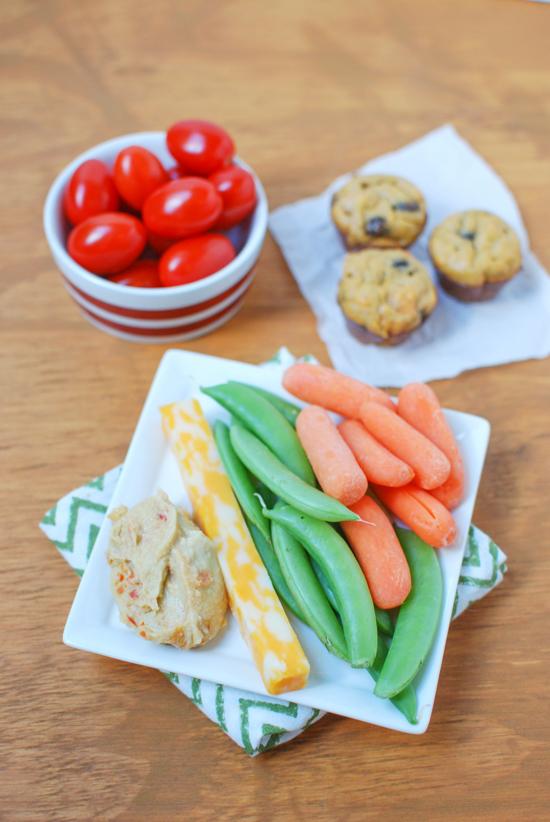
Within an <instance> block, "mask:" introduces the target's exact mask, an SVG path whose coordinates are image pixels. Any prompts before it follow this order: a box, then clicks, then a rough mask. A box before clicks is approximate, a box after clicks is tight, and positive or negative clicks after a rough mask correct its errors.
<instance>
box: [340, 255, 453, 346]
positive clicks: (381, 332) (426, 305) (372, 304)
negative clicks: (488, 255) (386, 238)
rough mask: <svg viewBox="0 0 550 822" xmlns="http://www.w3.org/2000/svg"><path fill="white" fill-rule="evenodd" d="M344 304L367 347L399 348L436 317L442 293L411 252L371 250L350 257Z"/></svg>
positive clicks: (350, 322)
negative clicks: (434, 315) (392, 346)
mask: <svg viewBox="0 0 550 822" xmlns="http://www.w3.org/2000/svg"><path fill="white" fill-rule="evenodd" d="M338 303H339V305H340V308H341V309H342V311H343V313H344V316H345V318H346V323H347V326H348V329H349V331H350V332H351V333H352V334H353V335H354V336H355V337H357V339H359V340H360V341H361V342H365V343H378V344H382V345H395V344H397V343H400V342H403V340H405V339H406V338H407V337H408V336H409V335H410V333H411V332H412V331H414V330H415V329H416V328H418V327H419V326H420V325H422V323H423V322H424V321H425V320H426V319H427V318H428V317H429V316H430V314H431V313H432V311H433V310H434V308H435V307H436V305H437V291H436V289H435V287H434V284H433V283H432V280H431V278H430V275H429V274H428V272H427V270H426V268H425V267H424V266H423V265H422V263H420V262H419V261H418V260H417V259H416V257H413V255H412V254H410V253H409V252H408V251H403V250H401V249H385V250H381V249H367V250H365V251H356V252H351V253H350V254H346V256H345V258H344V268H343V272H342V278H341V280H340V284H339V287H338Z"/></svg>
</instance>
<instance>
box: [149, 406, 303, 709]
mask: <svg viewBox="0 0 550 822" xmlns="http://www.w3.org/2000/svg"><path fill="white" fill-rule="evenodd" d="M161 413H162V425H163V429H164V433H165V434H166V436H167V438H168V440H169V442H170V446H171V448H172V451H173V453H174V454H175V456H176V458H177V461H178V465H179V467H180V470H181V473H182V477H183V481H184V484H185V487H186V489H187V492H188V494H189V497H190V499H191V503H192V505H193V510H194V515H195V519H196V521H197V524H198V525H199V526H200V527H201V528H202V530H203V531H204V533H205V534H206V535H207V536H208V537H210V539H211V540H212V541H213V542H214V544H215V545H216V548H217V550H218V558H219V561H220V565H221V569H222V573H223V576H224V580H225V585H226V588H227V592H228V595H229V601H230V604H231V610H232V611H233V613H234V615H235V617H236V618H237V621H238V623H239V627H240V630H241V633H242V635H243V637H244V639H245V641H246V643H247V644H248V647H249V648H250V651H251V653H252V656H253V658H254V662H255V664H256V667H257V668H258V670H259V672H260V675H261V677H262V679H263V682H264V685H265V687H266V690H267V691H268V693H270V694H280V693H284V692H285V691H294V690H297V689H299V688H303V687H304V685H305V684H306V682H307V678H308V674H309V662H308V660H307V657H306V655H305V654H304V651H303V650H302V647H301V645H300V643H299V641H298V638H297V636H296V634H295V633H294V630H293V629H292V626H291V625H290V623H289V621H288V618H287V615H286V613H285V611H284V609H283V606H282V605H281V603H280V601H279V598H278V596H277V594H276V593H275V590H274V588H273V585H272V584H271V580H270V578H269V576H268V573H267V571H266V569H265V567H264V565H263V563H262V560H261V559H260V556H259V554H258V552H257V550H256V546H255V545H254V543H253V541H252V538H251V536H250V534H249V532H248V528H247V526H246V523H245V521H244V518H243V515H242V513H241V509H240V508H239V505H238V503H237V500H236V499H235V496H234V494H233V491H232V489H231V485H230V483H229V479H228V478H227V475H226V473H225V470H224V468H223V465H222V463H221V460H220V458H219V456H218V452H217V450H216V445H215V442H214V438H213V436H212V432H211V431H210V427H209V425H208V423H207V421H206V419H205V417H204V415H203V413H202V409H201V406H200V404H199V402H198V401H197V400H194V399H192V400H185V401H183V402H175V403H172V404H171V405H166V406H164V407H163V408H161Z"/></svg>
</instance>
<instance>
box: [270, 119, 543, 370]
mask: <svg viewBox="0 0 550 822" xmlns="http://www.w3.org/2000/svg"><path fill="white" fill-rule="evenodd" d="M359 171H361V172H366V173H369V174H371V173H380V172H383V173H388V174H396V175H398V176H401V177H406V178H407V179H409V180H411V182H413V183H414V184H415V185H417V186H418V188H419V189H420V190H421V191H422V192H423V193H424V196H425V198H426V202H427V206H428V222H427V225H426V228H425V229H424V231H423V233H422V234H421V236H420V237H419V239H418V240H417V242H416V243H415V244H414V245H413V246H412V247H411V249H410V250H411V251H412V253H413V254H415V255H416V256H417V257H418V258H419V259H420V260H422V262H424V263H426V264H427V266H428V269H429V270H430V271H431V270H432V266H431V264H430V261H429V255H428V238H429V236H430V233H431V231H432V230H433V229H434V228H435V226H436V225H438V224H439V223H440V222H441V221H442V220H443V219H444V218H445V217H447V216H448V215H449V214H452V213H453V212H455V211H462V210H464V209H469V208H481V209H485V210H488V211H492V212H494V213H495V214H498V215H499V216H500V217H502V218H503V219H504V220H506V222H508V223H509V224H510V225H511V226H512V227H513V228H514V229H515V230H516V232H517V233H518V235H519V238H520V241H521V246H522V250H523V260H524V265H523V269H522V271H521V272H520V273H519V274H518V275H517V276H516V277H515V278H514V279H513V280H512V281H511V282H510V283H509V284H508V285H506V286H505V287H504V288H503V289H502V290H501V291H500V292H499V294H498V295H497V296H496V297H495V298H494V299H493V300H490V301H489V302H485V303H461V302H459V301H457V300H454V299H453V298H452V297H449V296H448V295H447V294H446V293H445V292H444V291H442V290H441V289H439V294H440V302H439V305H438V307H437V308H436V310H435V312H434V313H433V315H432V316H431V317H430V318H429V319H428V320H427V321H426V323H425V324H424V325H423V326H422V327H421V328H420V329H419V330H418V331H416V332H415V333H414V334H412V335H411V337H409V339H408V340H407V341H406V342H404V343H403V344H402V345H397V346H395V347H380V346H376V345H363V344H362V343H360V342H358V341H357V340H356V339H355V338H354V337H353V336H351V335H350V334H349V332H348V330H347V328H346V325H345V322H344V319H343V316H342V313H341V311H340V309H339V307H338V304H337V302H336V291H337V286H338V280H339V278H340V274H341V268H342V260H343V257H344V254H345V249H344V246H343V244H342V241H341V239H340V236H339V234H338V232H337V231H336V228H335V227H334V225H333V224H332V221H331V218H330V200H331V197H332V194H333V193H334V191H335V190H336V189H338V188H339V187H340V186H341V185H342V184H343V183H344V182H345V181H346V179H348V178H349V176H350V175H349V174H348V175H345V176H343V177H340V178H338V179H337V180H335V181H334V182H333V183H332V184H331V185H330V186H329V187H328V188H327V189H326V190H325V191H324V192H323V193H322V194H320V195H319V196H318V197H311V198H309V199H306V200H300V201H298V202H296V203H293V204H292V205H287V206H283V207H281V208H279V209H277V210H276V211H274V212H273V213H272V214H271V217H270V229H271V232H272V234H273V236H274V237H275V240H276V241H277V242H278V244H279V245H280V247H281V250H282V252H283V254H284V256H285V259H286V261H287V263H288V265H289V267H290V270H291V271H292V273H293V275H294V277H295V278H296V281H297V283H298V285H299V286H300V289H301V291H302V294H303V295H304V297H305V298H306V300H308V302H309V303H310V305H311V307H312V309H313V311H314V312H315V315H316V317H317V320H318V330H319V334H320V336H321V338H322V339H323V341H324V342H325V343H326V346H327V348H328V351H329V355H330V358H331V359H332V362H333V363H334V366H335V367H336V368H337V369H339V370H340V371H344V372H345V373H347V374H352V375H353V376H355V377H358V378H360V379H363V380H366V381H368V382H371V383H374V384H375V385H385V386H388V385H389V386H401V385H404V384H405V383H407V382H414V381H418V380H420V381H428V380H435V379H443V378H447V377H454V376H456V375H457V374H460V373H461V372H462V371H467V370H470V369H472V368H480V367H483V366H488V365H498V364H502V363H506V362H514V361H517V360H527V359H532V358H542V357H546V356H548V354H550V321H549V318H550V278H549V277H548V274H547V272H546V271H545V269H544V268H543V267H542V265H541V264H540V263H539V261H538V260H537V258H536V257H535V255H534V254H533V253H532V252H531V251H530V249H529V238H528V236H527V232H526V230H525V226H524V225H523V222H522V219H521V216H520V213H519V210H518V207H517V204H516V201H515V200H514V197H513V196H512V194H511V192H510V191H509V190H508V188H507V187H506V185H505V184H504V182H503V181H502V180H501V179H500V177H499V176H498V175H497V174H496V173H495V172H494V171H493V170H492V168H491V167H490V166H489V165H488V164H487V163H486V162H485V160H483V159H482V158H481V157H480V156H479V155H478V154H477V153H476V152H475V151H474V150H473V149H472V148H471V146H470V145H468V143H467V142H466V141H465V140H463V139H462V137H460V136H459V134H457V132H456V131H455V129H454V128H453V127H452V126H450V125H446V126H442V127H441V128H438V129H436V130H435V131H432V132H430V133H429V134H427V135H426V136H425V137H422V138H421V139H420V140H417V141H415V142H414V143H410V144H409V145H408V146H405V147H404V148H402V149H400V150H399V151H394V152H391V153H390V154H385V155H383V156H382V157H378V158H376V159H375V160H371V161H370V162H368V163H367V164H366V165H364V166H362V168H361V169H359Z"/></svg>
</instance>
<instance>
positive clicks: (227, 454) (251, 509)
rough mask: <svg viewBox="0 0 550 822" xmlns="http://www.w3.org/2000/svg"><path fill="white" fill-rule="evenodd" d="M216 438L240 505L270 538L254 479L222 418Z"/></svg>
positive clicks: (218, 423)
mask: <svg viewBox="0 0 550 822" xmlns="http://www.w3.org/2000/svg"><path fill="white" fill-rule="evenodd" d="M214 439H215V441H216V446H217V448H218V452H219V455H220V458H221V461H222V462H223V466H224V468H225V470H226V472H227V476H228V477H229V481H230V483H231V487H232V488H233V491H234V492H235V496H236V497H237V499H238V501H239V505H240V506H241V508H242V509H243V511H244V513H245V516H246V517H247V519H249V520H251V522H253V523H254V525H255V526H256V528H258V529H259V530H260V531H261V532H262V534H263V536H264V537H265V539H267V540H269V539H270V533H269V525H268V524H267V523H266V521H265V517H264V515H263V514H262V506H261V504H260V500H259V499H258V497H257V496H256V493H255V489H254V486H253V484H252V480H251V478H250V476H249V475H248V472H247V470H246V468H245V467H244V465H243V464H242V462H241V461H240V459H239V458H238V456H237V455H236V453H235V451H234V449H233V446H232V445H231V438H230V436H229V428H228V426H227V425H226V424H225V423H224V422H221V421H220V420H216V422H215V423H214Z"/></svg>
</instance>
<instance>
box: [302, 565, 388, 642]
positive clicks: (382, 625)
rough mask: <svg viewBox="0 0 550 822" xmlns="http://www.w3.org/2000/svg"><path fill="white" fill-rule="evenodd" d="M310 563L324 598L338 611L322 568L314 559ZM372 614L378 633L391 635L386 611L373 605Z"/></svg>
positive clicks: (332, 592)
mask: <svg viewBox="0 0 550 822" xmlns="http://www.w3.org/2000/svg"><path fill="white" fill-rule="evenodd" d="M311 565H312V567H313V570H314V571H315V575H316V577H317V579H318V580H319V582H320V583H321V588H322V589H323V591H324V592H325V596H326V598H327V599H328V601H329V602H330V604H331V605H332V607H333V608H334V610H335V611H338V603H337V602H336V597H335V596H334V591H333V590H332V588H331V587H330V585H329V583H328V580H327V578H326V576H325V575H324V574H323V571H322V569H321V568H320V566H319V564H318V563H317V562H315V560H314V559H312V560H311ZM374 614H375V616H376V624H377V625H378V630H379V631H380V633H382V634H385V635H386V636H392V634H393V622H392V621H391V617H390V615H389V614H388V612H387V611H383V610H382V609H381V608H377V607H376V605H375V606H374Z"/></svg>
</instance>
